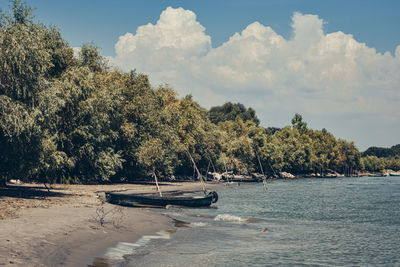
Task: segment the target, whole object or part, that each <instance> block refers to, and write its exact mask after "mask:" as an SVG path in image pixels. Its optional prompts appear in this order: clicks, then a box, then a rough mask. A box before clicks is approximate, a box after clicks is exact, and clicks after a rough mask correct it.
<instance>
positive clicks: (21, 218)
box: [0, 183, 215, 266]
mask: <svg viewBox="0 0 400 267" xmlns="http://www.w3.org/2000/svg"><path fill="white" fill-rule="evenodd" d="M211 187H215V185H211ZM200 188H201V186H200V185H199V184H198V183H174V184H171V183H163V185H162V186H161V189H162V191H169V190H183V191H191V190H199V189H200ZM208 188H210V186H208ZM113 190H129V192H151V191H154V186H152V185H131V184H123V185H100V186H99V185H93V186H92V185H85V186H83V185H55V186H54V189H52V190H51V192H52V193H51V194H50V195H49V196H48V195H47V193H46V190H45V188H43V187H42V186H41V185H33V184H29V185H18V186H11V187H10V188H0V240H1V242H0V266H60V265H61V266H87V265H88V264H91V263H92V262H93V260H94V259H95V258H96V257H99V256H101V255H102V254H103V253H104V252H105V250H106V249H107V248H108V247H112V246H114V245H115V244H117V242H134V241H136V240H137V239H139V238H140V237H141V236H143V235H147V234H154V233H156V232H158V231H160V230H168V229H170V228H172V227H173V226H172V222H171V221H170V219H169V218H167V217H165V216H162V215H160V214H156V213H154V212H152V211H151V209H142V208H128V207H120V206H114V205H111V204H108V203H104V201H102V196H103V195H104V191H113ZM102 211H104V212H102ZM104 214H106V215H104ZM101 217H103V219H104V224H103V225H101V220H100V218H101Z"/></svg>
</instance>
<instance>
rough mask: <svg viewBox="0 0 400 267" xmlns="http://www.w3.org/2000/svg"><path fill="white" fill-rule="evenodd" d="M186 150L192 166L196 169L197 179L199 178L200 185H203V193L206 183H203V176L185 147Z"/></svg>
mask: <svg viewBox="0 0 400 267" xmlns="http://www.w3.org/2000/svg"><path fill="white" fill-rule="evenodd" d="M186 152H187V153H188V155H189V158H190V160H191V161H192V163H193V166H194V168H195V169H196V171H197V175H198V176H199V179H200V182H201V185H202V187H203V191H204V194H205V193H206V185H205V183H204V180H203V176H202V175H201V173H200V171H199V169H197V166H196V162H194V159H193V158H192V155H191V154H190V152H189V149H186Z"/></svg>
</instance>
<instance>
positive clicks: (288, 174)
mask: <svg viewBox="0 0 400 267" xmlns="http://www.w3.org/2000/svg"><path fill="white" fill-rule="evenodd" d="M280 176H281V177H282V178H288V179H293V178H296V177H295V176H294V175H293V174H291V173H288V172H281V173H280Z"/></svg>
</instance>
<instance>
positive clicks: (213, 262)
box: [117, 177, 400, 266]
mask: <svg viewBox="0 0 400 267" xmlns="http://www.w3.org/2000/svg"><path fill="white" fill-rule="evenodd" d="M218 193H219V201H218V202H217V203H216V204H215V206H216V208H214V209H179V208H176V209H170V210H159V211H158V212H161V213H164V214H166V215H167V216H170V217H171V218H173V219H174V220H176V229H171V231H169V233H170V234H169V233H166V232H162V233H159V235H156V236H153V237H144V238H142V239H141V240H139V242H138V243H136V244H134V245H132V244H131V245H130V244H120V246H121V247H120V249H121V248H123V247H124V246H125V250H126V249H129V251H130V255H128V256H125V257H124V260H123V261H119V263H118V264H117V265H121V266H400V178H395V177H382V178H374V177H370V178H366V177H364V178H338V179H302V180H292V181H289V180H278V181H273V182H271V183H269V187H268V190H267V191H266V192H265V191H264V189H263V186H262V184H250V185H243V184H242V185H241V186H230V187H229V189H226V190H219V192H218ZM175 230H176V232H175ZM122 250H123V249H122Z"/></svg>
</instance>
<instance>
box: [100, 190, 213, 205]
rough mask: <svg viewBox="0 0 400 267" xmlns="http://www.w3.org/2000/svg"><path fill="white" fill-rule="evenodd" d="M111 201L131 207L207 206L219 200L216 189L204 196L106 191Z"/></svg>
mask: <svg viewBox="0 0 400 267" xmlns="http://www.w3.org/2000/svg"><path fill="white" fill-rule="evenodd" d="M106 200H107V202H109V203H112V204H117V205H121V206H131V207H155V208H160V207H166V206H167V205H173V206H185V207H207V206H210V205H211V204H212V203H215V202H217V201H218V194H217V193H216V192H215V191H212V192H210V193H208V195H204V196H163V197H162V196H159V195H155V194H124V193H117V192H106Z"/></svg>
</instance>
